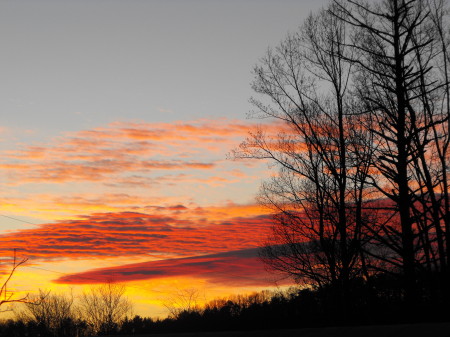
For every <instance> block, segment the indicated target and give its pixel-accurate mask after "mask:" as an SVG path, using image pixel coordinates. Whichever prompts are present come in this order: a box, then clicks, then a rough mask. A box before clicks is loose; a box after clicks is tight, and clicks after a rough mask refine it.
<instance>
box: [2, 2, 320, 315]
mask: <svg viewBox="0 0 450 337" xmlns="http://www.w3.org/2000/svg"><path fill="white" fill-rule="evenodd" d="M325 3H326V1H325V0H320V1H319V0H314V1H313V0H277V1H275V0H240V1H238V0H230V1H219V0H184V1H181V0H168V1H163V0H159V1H158V0H147V1H144V0H128V1H125V0H120V1H119V0H89V1H87V0H78V1H69V0H59V1H56V0H53V1H49V0H39V1H36V0H28V1H23V0H19V1H13V0H1V1H0V41H1V45H2V52H1V53H0V78H1V81H0V95H1V99H0V153H1V155H0V184H1V188H0V251H1V253H0V257H1V259H2V260H3V263H2V264H1V265H0V268H2V269H1V270H2V271H3V272H6V271H7V270H8V266H9V265H10V258H11V256H12V255H13V250H14V249H16V250H17V255H18V257H20V258H28V261H27V263H26V264H25V265H24V266H23V267H21V268H20V269H19V270H18V271H17V272H16V274H15V275H14V278H13V280H12V281H11V283H10V288H11V290H13V291H15V293H16V295H17V296H20V294H24V293H27V292H29V293H35V292H37V291H38V290H39V289H46V290H51V291H53V292H56V293H58V292H65V291H69V290H70V291H74V292H75V294H80V293H81V292H82V291H85V290H86V289H87V288H89V287H92V286H93V285H96V284H101V283H104V282H108V281H113V282H122V283H124V284H125V285H126V286H127V294H128V296H129V298H130V299H131V300H132V301H133V302H134V304H135V309H134V312H135V313H137V314H140V315H148V316H153V317H155V316H160V317H164V316H165V315H167V310H166V309H165V307H164V303H165V301H166V299H167V298H168V297H170V295H171V294H173V293H174V292H177V291H183V290H185V289H195V290H196V291H198V293H199V294H201V297H202V300H203V301H207V300H209V299H212V298H215V297H223V296H227V295H229V294H232V293H245V292H250V291H256V290H261V289H267V288H270V287H276V286H282V285H286V284H288V283H289V281H288V280H285V279H283V278H282V276H281V275H277V274H273V273H268V272H267V271H266V270H265V268H264V265H263V264H262V262H261V261H260V260H259V259H258V247H259V246H261V245H262V244H263V243H264V240H265V238H266V237H267V235H268V234H269V232H270V226H271V217H270V214H269V212H268V211H267V210H265V209H264V208H262V207H261V206H259V205H257V203H256V201H255V197H256V195H257V193H258V189H259V186H260V184H261V182H262V181H263V180H264V179H267V178H268V177H270V175H271V174H274V172H273V169H272V170H271V168H270V165H268V163H264V162H255V161H251V160H245V161H244V160H240V161H235V160H232V159H230V156H229V154H230V152H231V151H232V150H233V149H235V148H237V147H238V146H239V144H240V143H241V142H242V141H243V140H244V139H245V137H246V136H247V135H248V133H249V131H251V130H252V129H254V128H255V127H256V126H257V125H259V124H261V123H264V124H265V125H268V127H270V121H265V120H264V121H261V120H252V119H248V118H247V113H248V112H249V111H251V110H252V109H253V108H252V106H251V104H250V103H249V99H250V97H251V96H252V95H253V92H252V89H251V86H250V83H251V81H252V78H253V75H252V72H251V71H252V68H253V67H254V66H255V65H256V64H257V62H258V60H259V59H260V58H261V57H263V56H264V53H265V52H266V51H267V48H268V47H270V46H272V47H274V46H276V45H277V44H278V43H279V41H280V40H281V39H282V38H283V37H284V36H286V34H287V33H289V32H294V31H296V30H297V28H298V26H299V25H300V24H301V22H302V21H303V20H304V18H305V17H306V16H307V15H308V14H309V13H310V12H311V11H316V10H317V9H319V8H320V7H321V6H323V5H324V4H325Z"/></svg>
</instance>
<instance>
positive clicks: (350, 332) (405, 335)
mask: <svg viewBox="0 0 450 337" xmlns="http://www.w3.org/2000/svg"><path fill="white" fill-rule="evenodd" d="M156 336H159V337H272V336H273V337H291V336H298V337H450V323H426V324H425V323H424V324H402V325H377V326H358V327H330V328H305V329H294V330H252V331H222V332H197V333H172V334H147V335H139V336H136V335H133V336H132V335H128V336H122V337H156Z"/></svg>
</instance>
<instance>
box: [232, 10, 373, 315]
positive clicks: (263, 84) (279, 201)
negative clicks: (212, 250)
mask: <svg viewBox="0 0 450 337" xmlns="http://www.w3.org/2000/svg"><path fill="white" fill-rule="evenodd" d="M331 7H332V8H333V7H334V5H332V6H331ZM332 8H331V9H329V10H327V9H325V10H322V11H321V12H320V13H318V14H317V15H311V16H310V17H309V18H308V19H307V21H306V22H305V24H304V25H303V26H302V27H301V28H300V30H299V32H298V33H295V34H290V35H288V37H287V38H286V39H285V40H284V41H283V42H282V43H281V44H280V45H279V46H278V47H277V48H275V49H270V50H269V51H268V52H267V54H266V56H265V57H264V58H263V59H262V60H261V62H260V65H258V66H256V68H255V70H254V73H255V80H254V82H253V89H254V90H255V91H256V92H257V93H259V94H261V95H262V96H263V98H262V99H254V98H252V100H251V101H252V103H253V104H254V105H255V107H256V111H255V112H254V115H256V116H257V117H262V118H272V119H275V120H277V121H278V122H281V123H278V125H281V129H280V132H279V133H277V134H276V135H275V136H272V137H271V136H270V135H268V134H267V133H265V132H264V131H263V130H259V131H257V132H255V133H253V134H251V136H250V137H249V138H248V139H247V140H246V141H245V142H244V143H242V144H241V146H240V148H239V149H238V150H236V151H235V152H234V155H235V157H238V158H259V159H269V160H271V161H273V162H274V163H275V164H276V165H277V166H278V167H279V172H278V175H276V176H274V177H273V178H272V179H271V180H270V181H269V182H266V183H265V184H263V186H262V189H261V193H260V196H259V200H260V202H261V203H262V204H264V205H266V206H268V207H269V208H271V209H272V210H273V212H274V220H275V221H274V225H273V235H272V237H271V238H270V239H269V242H268V243H267V246H266V247H265V249H264V250H263V258H264V261H265V262H266V263H267V264H268V265H269V266H270V267H272V268H274V269H277V270H280V271H282V272H286V273H288V274H290V275H291V276H293V277H294V278H296V279H297V280H298V281H300V282H304V283H308V284H311V283H312V284H315V285H316V286H319V287H323V286H331V288H332V289H334V290H335V291H334V293H335V294H339V296H338V298H336V300H337V301H338V302H339V303H340V307H341V309H344V311H345V307H346V303H345V302H346V299H347V298H348V295H349V289H350V282H351V280H354V279H355V278H359V277H363V276H364V275H363V274H364V271H365V268H364V264H365V263H364V260H365V258H366V257H365V256H364V254H363V250H362V246H363V245H364V244H365V241H366V237H365V234H364V231H363V228H364V223H365V222H368V221H371V220H370V216H369V215H368V214H367V213H366V212H365V211H364V208H363V203H364V201H365V200H366V199H367V197H368V195H367V194H368V193H369V190H368V189H367V188H366V180H367V176H368V169H369V166H370V162H371V147H366V146H365V145H366V144H367V143H369V142H370V134H368V133H366V132H365V130H364V129H363V128H362V127H360V126H358V123H357V121H358V120H359V118H360V117H359V116H358V114H357V112H358V110H357V109H358V108H359V105H358V104H357V102H356V101H355V100H354V99H353V97H352V96H351V92H350V87H351V84H352V79H351V75H352V71H353V69H352V67H353V65H352V63H349V62H347V60H348V59H351V58H353V54H352V53H353V51H352V50H351V49H349V48H347V46H346V45H347V44H348V43H349V36H348V35H347V34H348V33H347V29H346V23H345V22H343V21H342V20H340V19H338V18H337V17H336V16H333V15H331V14H330V13H331V10H332ZM272 134H273V133H272Z"/></svg>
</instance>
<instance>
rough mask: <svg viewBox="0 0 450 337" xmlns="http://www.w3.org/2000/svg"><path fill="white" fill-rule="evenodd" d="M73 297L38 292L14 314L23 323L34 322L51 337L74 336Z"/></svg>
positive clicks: (74, 315)
mask: <svg viewBox="0 0 450 337" xmlns="http://www.w3.org/2000/svg"><path fill="white" fill-rule="evenodd" d="M73 304H74V298H73V295H72V294H70V295H65V294H52V293H51V292H50V291H47V292H46V291H43V290H39V293H38V294H37V295H34V296H29V299H28V301H27V302H26V303H24V305H23V307H22V310H20V311H18V312H16V315H17V317H18V318H19V319H20V320H22V321H24V322H29V321H34V322H36V323H37V325H38V326H39V327H41V328H42V329H45V331H46V333H48V334H50V335H51V336H76V335H78V334H77V330H78V328H77V326H76V325H77V324H76V322H77V317H76V316H77V315H76V310H75V307H74V305H73Z"/></svg>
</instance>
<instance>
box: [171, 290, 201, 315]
mask: <svg viewBox="0 0 450 337" xmlns="http://www.w3.org/2000/svg"><path fill="white" fill-rule="evenodd" d="M200 297H201V296H200V291H199V290H198V289H196V288H187V289H177V290H176V291H174V292H172V294H171V295H170V296H169V297H168V298H166V299H165V300H164V306H165V307H166V309H167V310H168V311H169V316H170V317H172V318H175V319H177V318H178V317H179V316H180V314H182V313H184V312H187V313H191V312H193V311H195V310H199V307H200Z"/></svg>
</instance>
